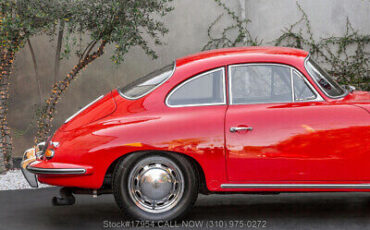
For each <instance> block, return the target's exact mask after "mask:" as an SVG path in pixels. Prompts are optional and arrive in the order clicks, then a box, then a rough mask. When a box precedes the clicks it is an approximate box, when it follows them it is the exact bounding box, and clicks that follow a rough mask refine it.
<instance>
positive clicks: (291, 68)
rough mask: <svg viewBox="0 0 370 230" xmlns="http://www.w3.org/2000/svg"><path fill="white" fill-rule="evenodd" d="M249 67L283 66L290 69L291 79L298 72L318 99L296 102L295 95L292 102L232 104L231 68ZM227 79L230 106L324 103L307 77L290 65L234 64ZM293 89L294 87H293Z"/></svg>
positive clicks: (265, 63)
mask: <svg viewBox="0 0 370 230" xmlns="http://www.w3.org/2000/svg"><path fill="white" fill-rule="evenodd" d="M249 65H252V66H259V65H270V66H283V67H287V68H290V77H291V79H292V78H293V75H292V73H293V71H295V72H297V73H298V75H299V76H301V77H303V79H304V81H305V82H306V83H307V84H308V86H309V87H310V88H311V89H312V90H313V92H314V93H315V94H316V98H315V99H313V100H307V101H295V100H294V95H293V98H292V101H289V102H259V103H255V102H253V103H243V104H233V102H232V90H231V88H232V85H231V84H232V83H231V77H232V76H231V68H232V67H237V66H249ZM227 75H228V76H227V77H228V84H229V85H228V86H229V104H230V105H251V104H281V103H303V102H312V101H324V99H323V98H322V97H321V95H320V94H319V93H318V92H317V90H316V89H315V88H314V87H313V86H312V85H311V83H310V82H309V81H308V80H307V78H306V76H305V75H304V74H302V73H301V72H300V71H299V70H298V69H296V68H295V67H293V66H290V65H286V64H279V63H271V62H261V63H252V62H251V63H244V64H234V65H229V66H228V71H227ZM291 83H292V84H293V81H291ZM292 87H293V86H292ZM293 90H294V87H293V88H292V92H293Z"/></svg>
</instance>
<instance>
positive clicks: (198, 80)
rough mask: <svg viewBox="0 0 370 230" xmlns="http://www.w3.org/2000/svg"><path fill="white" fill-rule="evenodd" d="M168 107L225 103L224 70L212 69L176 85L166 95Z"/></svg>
mask: <svg viewBox="0 0 370 230" xmlns="http://www.w3.org/2000/svg"><path fill="white" fill-rule="evenodd" d="M166 103H167V105H168V106H170V107H182V106H200V105H221V104H225V103H226V100H225V71H224V68H218V69H214V70H211V71H208V72H205V73H202V74H199V75H197V76H195V77H192V78H190V79H188V80H187V81H185V82H183V83H181V84H180V85H178V86H177V87H176V88H175V89H174V90H173V91H171V93H170V94H169V95H168V97H167V100H166Z"/></svg>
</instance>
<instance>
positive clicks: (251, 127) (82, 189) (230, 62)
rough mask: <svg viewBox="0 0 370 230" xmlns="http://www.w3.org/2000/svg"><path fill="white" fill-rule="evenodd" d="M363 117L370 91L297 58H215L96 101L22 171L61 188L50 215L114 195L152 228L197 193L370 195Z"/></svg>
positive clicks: (252, 52)
mask: <svg viewBox="0 0 370 230" xmlns="http://www.w3.org/2000/svg"><path fill="white" fill-rule="evenodd" d="M369 113H370V93H369V92H363V91H355V90H354V89H353V88H351V87H342V86H340V85H338V83H336V82H335V81H334V80H332V78H331V77H330V76H329V75H328V74H327V73H326V72H325V71H324V70H322V69H321V68H320V66H319V65H317V64H316V63H315V62H314V61H313V60H312V59H311V58H310V56H309V54H308V53H307V52H305V51H303V50H298V49H291V48H279V47H246V48H230V49H219V50H212V51H207V52H202V53H198V54H194V55H191V56H187V57H184V58H180V59H177V60H176V61H175V62H174V63H172V64H170V65H168V66H165V67H163V68H162V69H159V70H157V71H155V72H153V73H151V74H149V75H147V76H145V77H143V78H140V79H138V80H136V81H134V82H133V83H131V84H129V85H127V86H125V87H123V88H120V89H117V90H113V91H112V92H109V93H108V94H106V95H105V96H100V97H99V98H97V99H96V100H95V101H93V102H92V103H90V104H89V105H88V106H86V107H84V108H83V109H82V110H80V111H78V112H77V113H76V114H74V115H73V116H71V117H70V118H68V119H67V120H66V121H65V124H63V125H62V126H61V127H60V128H59V129H58V130H57V131H56V132H55V133H54V135H52V136H51V137H50V138H49V139H48V140H47V141H46V142H45V143H41V144H39V145H38V146H37V147H35V148H32V149H30V150H28V151H26V152H25V155H24V161H23V171H24V174H25V176H26V178H28V181H29V182H30V183H31V184H32V185H33V186H37V180H38V181H39V182H41V183H46V184H50V185H57V186H63V187H64V188H63V189H62V190H61V195H62V196H61V197H59V198H57V197H55V198H54V200H53V201H54V204H56V205H63V204H73V203H74V201H75V199H74V197H73V195H72V194H73V193H88V194H93V195H99V194H103V193H113V194H114V197H115V200H116V202H117V204H118V205H119V207H120V208H121V209H122V210H123V211H124V212H125V213H127V214H128V215H129V216H131V217H133V218H137V219H145V220H154V221H157V220H169V219H173V218H178V217H179V216H181V215H183V214H184V213H185V212H186V211H187V210H189V208H190V207H191V206H192V205H193V203H194V202H195V201H196V198H197V195H198V193H199V192H200V193H203V194H211V193H262V194H265V193H266V194H275V193H280V192H328V191H331V192H332V191H336V192H339V191H342V192H344V191H346V192H348V191H356V192H370V170H369V169H370V145H369V143H370V114H369ZM34 175H37V180H36V176H34Z"/></svg>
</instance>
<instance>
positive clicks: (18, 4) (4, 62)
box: [0, 0, 55, 172]
mask: <svg viewBox="0 0 370 230" xmlns="http://www.w3.org/2000/svg"><path fill="white" fill-rule="evenodd" d="M39 2H40V0H2V1H1V2H0V59H1V60H0V61H1V63H0V172H1V171H4V170H5V169H9V168H11V167H12V157H11V155H12V139H11V136H10V130H9V126H8V120H7V111H8V99H9V85H10V77H11V71H12V67H13V63H14V59H15V56H16V53H17V52H18V51H19V50H20V49H22V48H23V47H24V44H25V43H26V41H27V40H29V38H30V37H32V36H34V35H35V34H38V33H40V32H43V31H47V30H48V29H50V28H51V27H52V24H53V21H54V16H55V15H52V14H45V12H44V11H43V10H41V9H39V8H37V7H35V6H37V5H38V4H39Z"/></svg>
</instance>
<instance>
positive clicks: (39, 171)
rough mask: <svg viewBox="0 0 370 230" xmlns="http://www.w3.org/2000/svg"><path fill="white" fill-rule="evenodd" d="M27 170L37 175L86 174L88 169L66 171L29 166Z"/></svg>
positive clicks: (69, 169)
mask: <svg viewBox="0 0 370 230" xmlns="http://www.w3.org/2000/svg"><path fill="white" fill-rule="evenodd" d="M27 170H28V171H30V172H31V173H35V174H68V175H71V174H72V175H73V174H85V173H86V169H83V168H75V169H71V168H65V169H52V168H36V167H32V166H27Z"/></svg>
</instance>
